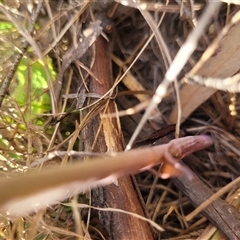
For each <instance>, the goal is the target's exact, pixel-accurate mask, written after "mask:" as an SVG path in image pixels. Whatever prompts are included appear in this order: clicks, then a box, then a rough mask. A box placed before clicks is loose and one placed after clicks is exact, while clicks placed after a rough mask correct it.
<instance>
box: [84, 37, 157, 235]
mask: <svg viewBox="0 0 240 240" xmlns="http://www.w3.org/2000/svg"><path fill="white" fill-rule="evenodd" d="M92 72H93V74H94V75H95V76H96V77H97V78H98V80H99V81H96V79H93V78H92V79H91V80H90V82H89V91H90V92H92V93H97V94H101V95H103V94H105V93H106V92H107V91H108V90H109V89H110V88H111V86H112V84H113V81H112V70H111V59H110V54H109V44H108V42H107V41H106V40H105V39H104V38H103V37H101V36H100V37H98V39H97V41H96V42H95V63H94V66H93V68H92ZM91 101H93V100H91ZM94 101H96V99H95V100H94ZM103 111H104V110H101V112H103ZM115 111H116V108H115V103H114V102H113V100H111V101H110V103H109V105H108V106H107V108H106V113H110V112H115ZM101 112H100V113H99V114H97V115H96V116H95V117H94V118H93V119H92V120H91V121H90V122H89V124H88V125H87V126H86V129H85V135H86V136H87V138H86V141H85V149H86V150H89V149H91V150H92V151H93V152H106V151H107V152H119V151H123V149H124V146H123V142H122V139H123V138H122V133H121V127H120V125H119V123H118V121H117V119H116V118H101ZM99 128H101V130H100V131H99ZM97 133H98V134H97ZM96 135H97V136H96ZM95 140H96V143H95V144H94V142H95ZM93 144H94V146H93ZM92 199H93V205H94V206H97V207H104V208H106V207H111V208H115V209H118V208H119V209H122V210H125V211H129V212H133V213H137V214H139V215H142V216H145V215H144V210H143V206H142V205H141V201H140V200H139V197H138V195H137V193H136V191H135V189H134V186H133V183H132V180H131V178H130V177H123V178H121V179H119V180H118V183H117V184H116V183H112V184H110V185H108V186H106V187H98V188H97V189H95V190H93V192H92ZM98 217H99V220H100V222H101V224H102V225H103V226H104V227H105V229H106V231H107V233H108V236H106V237H107V239H119V240H120V239H124V240H125V239H153V233H152V229H151V227H150V226H149V224H147V223H146V222H144V221H142V220H139V219H137V218H135V217H132V216H130V215H126V214H123V213H117V212H110V211H102V212H101V211H98Z"/></svg>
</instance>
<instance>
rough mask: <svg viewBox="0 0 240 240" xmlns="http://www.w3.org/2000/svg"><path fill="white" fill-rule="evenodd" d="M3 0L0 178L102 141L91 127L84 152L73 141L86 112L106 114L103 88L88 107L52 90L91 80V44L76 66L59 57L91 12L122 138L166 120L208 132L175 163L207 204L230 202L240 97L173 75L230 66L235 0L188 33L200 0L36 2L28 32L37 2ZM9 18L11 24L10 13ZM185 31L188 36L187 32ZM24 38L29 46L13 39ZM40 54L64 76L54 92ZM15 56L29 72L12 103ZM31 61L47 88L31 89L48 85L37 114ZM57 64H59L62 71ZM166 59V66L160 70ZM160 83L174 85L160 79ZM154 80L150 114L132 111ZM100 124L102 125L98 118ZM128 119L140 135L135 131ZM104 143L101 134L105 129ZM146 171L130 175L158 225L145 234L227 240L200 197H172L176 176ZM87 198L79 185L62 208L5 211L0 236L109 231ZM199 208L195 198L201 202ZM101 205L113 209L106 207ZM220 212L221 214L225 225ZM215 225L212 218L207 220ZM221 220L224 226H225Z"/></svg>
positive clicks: (235, 53)
mask: <svg viewBox="0 0 240 240" xmlns="http://www.w3.org/2000/svg"><path fill="white" fill-rule="evenodd" d="M9 2H10V1H4V5H3V4H1V5H0V11H1V15H0V19H1V21H9V22H13V24H14V25H15V26H16V30H14V31H12V32H6V33H5V34H3V35H2V37H0V41H1V43H0V45H1V47H0V51H1V52H2V54H1V57H0V70H1V72H0V73H1V76H2V77H1V79H5V80H8V81H9V82H7V86H8V85H9V84H10V87H9V88H8V87H7V89H8V92H7V95H5V94H6V92H5V93H4V95H5V98H4V100H3V102H2V106H1V111H0V134H1V136H2V137H1V143H0V144H1V145H0V150H1V165H0V167H1V174H2V176H3V177H5V176H10V174H13V175H14V174H17V173H19V172H20V173H23V172H26V171H27V170H28V169H29V168H30V166H31V164H32V163H33V162H35V161H36V159H40V158H42V157H44V156H46V155H47V154H48V153H51V152H53V151H55V150H57V151H62V152H63V151H68V152H69V151H71V150H75V151H82V152H84V151H85V152H88V153H89V152H90V153H91V152H92V151H94V149H95V146H96V145H98V144H101V143H99V141H98V137H99V138H100V137H101V131H100V129H101V128H100V127H99V129H98V130H97V131H96V132H95V133H96V134H95V136H94V139H95V141H94V142H93V143H92V144H91V146H90V147H88V148H87V149H86V147H85V148H84V141H87V140H88V139H87V138H88V137H89V136H86V133H85V132H84V131H85V130H84V129H85V126H87V127H89V126H90V127H91V124H93V123H92V120H93V119H94V118H95V117H96V116H97V115H98V113H99V112H100V111H103V116H105V115H107V116H110V115H111V114H109V112H107V110H106V109H107V106H108V104H109V101H110V100H111V99H110V98H108V96H109V95H108V94H106V96H105V98H102V99H100V100H96V99H94V101H93V102H91V103H90V102H87V101H85V105H84V106H83V108H82V111H79V110H75V106H76V102H74V100H72V99H68V98H62V99H60V100H59V97H60V98H61V95H65V96H68V94H76V93H77V91H78V88H79V86H80V85H84V86H86V85H88V84H89V81H90V80H89V79H90V78H89V76H91V77H92V79H95V80H94V81H96V82H101V79H99V78H98V77H97V76H95V74H94V73H93V71H92V67H93V63H94V61H95V59H96V58H97V56H95V55H94V48H92V47H91V45H92V44H90V43H89V45H88V46H87V48H86V49H85V52H86V53H85V54H83V56H81V58H80V60H79V62H78V61H75V60H76V59H73V61H72V62H70V63H69V64H66V65H65V66H64V64H63V62H64V57H66V56H67V55H68V53H69V52H70V53H71V55H72V54H73V52H74V51H73V52H71V51H69V49H71V47H73V46H77V44H78V39H79V35H78V34H79V32H81V28H82V29H85V28H87V27H88V26H89V23H90V22H93V21H95V20H96V19H100V21H102V23H104V31H105V32H104V34H103V35H104V37H105V38H107V39H108V41H109V46H110V51H111V60H112V71H113V79H114V83H113V84H112V85H111V86H110V88H109V89H110V90H109V92H110V93H111V97H112V98H114V99H115V100H116V103H117V107H118V110H117V111H118V112H117V114H115V115H124V116H123V117H121V118H120V122H121V129H122V133H123V135H124V141H125V143H128V142H129V140H130V139H132V137H133V136H134V138H135V136H136V137H137V135H138V140H142V139H145V138H146V137H147V136H149V135H150V133H152V132H154V130H157V129H159V128H161V127H163V126H166V125H167V124H171V123H177V126H179V125H180V124H181V127H180V131H178V130H179V129H178V128H177V131H176V133H177V134H180V135H198V134H201V133H206V132H208V133H210V134H211V136H212V138H213V140H214V144H213V146H212V147H211V148H208V149H207V150H204V151H201V152H198V153H196V154H194V156H191V157H189V158H187V159H185V163H186V165H187V166H188V167H190V168H191V170H192V171H193V172H194V173H195V174H196V175H197V176H198V177H199V179H200V180H201V182H202V183H204V184H205V185H206V187H207V188H208V189H209V190H211V191H212V194H214V193H216V194H214V195H212V197H209V195H206V196H205V197H206V198H207V200H208V201H205V204H207V205H209V204H211V203H212V202H213V201H214V200H216V199H218V198H222V199H224V200H225V201H226V202H228V203H229V204H232V205H233V206H235V207H236V209H239V200H238V195H239V179H238V176H239V171H240V165H239V157H240V151H239V145H240V142H239V138H240V132H239V127H240V123H239V122H238V120H239V94H238V93H237V92H236V93H229V92H226V91H218V90H217V89H212V88H206V87H203V86H198V85H194V86H192V85H188V84H186V83H185V82H184V80H185V79H184V77H185V75H200V76H204V77H218V78H226V77H230V76H232V75H234V74H236V73H237V72H238V71H239V66H240V65H239V59H240V57H239V56H240V52H239V49H240V47H239V41H238V38H239V37H238V36H239V34H238V32H239V29H240V24H239V16H238V15H239V6H238V5H227V4H223V5H222V6H221V8H220V11H219V12H218V10H215V15H214V16H213V20H211V21H210V22H209V23H208V24H206V26H205V27H206V30H205V31H202V30H201V31H200V30H198V31H197V30H196V29H198V28H197V27H199V21H200V20H199V19H200V17H199V16H201V14H203V12H204V9H206V3H205V1H195V3H192V1H189V3H188V4H180V3H181V1H169V2H167V4H166V5H165V4H164V5H160V4H158V5H154V4H153V3H152V2H151V1H150V2H149V3H148V5H147V11H145V10H144V9H143V8H141V7H139V9H137V7H136V6H134V5H133V6H131V7H127V6H123V5H121V4H120V3H119V2H120V1H116V2H110V1H109V2H108V3H107V4H104V3H103V2H104V1H103V2H101V3H93V2H91V1H89V2H87V1H83V2H82V3H80V2H77V1H63V2H62V1H59V3H58V1H53V2H48V1H43V2H42V1H39V3H38V6H40V4H42V8H41V11H40V13H39V15H38V16H35V17H36V19H37V20H36V22H37V24H38V30H37V31H36V32H33V33H31V26H34V24H33V23H32V21H30V17H29V16H30V15H29V11H30V12H31V8H32V7H33V8H34V9H37V5H33V6H32V5H31V4H27V2H25V1H20V2H21V4H20V5H18V1H11V4H13V3H15V5H10V3H9ZM156 2H157V1H156ZM176 2H179V4H177V3H176ZM129 3H131V1H129ZM191 4H193V5H191ZM213 5H214V4H213ZM156 6H157V7H156ZM216 8H217V7H216ZM156 9H157V10H156ZM148 11H150V13H151V14H149V12H148ZM103 13H105V14H107V15H108V17H109V18H108V17H106V15H104V14H103ZM8 15H11V16H12V17H14V19H15V20H13V19H11V20H9V16H8ZM156 27H158V28H159V29H160V30H161V31H160V33H159V34H156V36H154V35H153V34H152V32H153V31H152V30H154V28H156ZM202 27H203V26H202ZM93 29H94V28H93ZM223 30H224V31H225V30H226V32H223ZM78 31H79V32H78ZM192 31H193V32H194V31H195V32H197V33H198V35H199V36H197V35H196V34H195V35H193V36H192V35H189V34H190V33H191V32H192ZM189 36H190V37H189ZM191 37H192V38H191ZM190 38H191V39H190ZM197 38H199V41H197ZM26 39H27V40H28V42H27V43H23V44H22V42H24V41H25V40H26ZM94 40H95V39H94ZM162 40H164V41H162ZM190 40H194V41H196V43H197V45H196V49H192V51H193V54H192V55H191V50H187V51H186V52H184V53H185V56H184V54H183V55H179V54H178V53H179V49H181V47H182V46H185V45H184V44H186V43H188V42H189V41H190ZM190 43H191V42H190ZM24 46H25V48H26V49H27V48H28V49H30V48H31V49H33V50H32V51H27V52H26V53H25V52H24V51H23V49H22V47H24ZM19 49H22V50H19ZM47 54H48V56H49V57H50V58H52V61H53V65H54V69H55V71H56V72H58V73H61V75H62V76H64V78H62V79H63V82H62V83H61V84H60V85H59V86H60V87H59V89H60V90H61V94H60V96H58V94H57V93H56V91H55V90H54V89H55V87H56V86H55V85H54V84H53V83H52V81H51V76H50V73H49V70H47V68H48V64H47V63H46V56H47ZM22 55H24V57H25V58H26V59H27V69H28V70H27V75H26V76H25V78H26V86H25V88H24V90H23V91H24V94H25V93H26V102H25V103H24V104H22V105H21V104H19V103H18V102H17V101H16V99H14V96H15V95H14V91H15V89H17V86H18V85H19V80H18V78H17V77H16V75H13V74H11V69H12V68H13V67H14V64H12V63H13V62H15V61H16V59H17V57H16V56H19V58H20V59H21V58H22ZM187 55H189V58H188V57H187ZM176 56H178V59H179V57H180V62H179V60H178V61H177V60H176V59H177V58H176ZM37 59H41V60H42V62H43V63H45V71H46V72H47V74H46V79H47V82H48V90H49V91H47V90H46V89H42V90H41V92H40V93H39V95H38V97H39V96H41V95H42V94H43V93H44V92H46V91H47V92H49V95H50V96H51V97H50V100H49V101H50V102H51V103H49V104H51V110H49V111H48V112H47V111H44V113H43V112H41V114H40V115H37V116H36V115H35V113H33V112H32V107H31V102H32V100H33V98H36V96H35V95H34V92H32V91H33V90H31V89H32V87H31V86H32V84H33V82H32V81H31V79H32V74H33V73H32V68H31V64H32V62H34V61H36V60H37ZM62 60H63V61H62ZM181 60H182V62H181ZM103 61H104V59H103ZM185 62H186V65H185ZM67 65H68V66H67ZM66 66H67V67H68V68H67V69H64V68H65V67H66ZM83 66H84V67H83ZM169 66H171V67H170V69H171V71H170V72H168V75H167V77H168V78H166V75H165V74H166V72H167V71H169ZM62 69H64V71H63V70H62ZM61 71H62V72H61ZM172 71H173V72H172ZM169 76H171V77H169ZM56 79H57V77H56ZM79 79H81V80H79ZM5 80H4V81H5ZM171 81H172V82H174V81H175V82H174V83H173V84H172V83H171V84H170V82H171ZM2 82H3V80H2ZM10 82H11V83H10ZM164 82H165V85H164V87H165V88H161V89H163V90H162V92H160V93H159V94H158V97H159V99H160V100H161V98H162V101H161V103H160V104H159V105H158V108H154V107H153V109H154V111H153V112H150V111H148V110H147V111H145V114H144V113H143V110H144V109H146V108H147V107H148V105H149V103H150V104H153V101H152V99H153V98H152V97H153V95H154V92H155V90H156V89H157V87H158V86H159V84H161V83H164ZM161 86H162V87H163V85H161ZM1 90H2V91H4V89H3V84H2V86H1V87H0V97H1V96H2V95H1V93H2V91H1ZM87 99H88V98H87ZM78 104H79V103H78ZM154 104H157V103H156V102H155V103H154ZM71 106H72V107H71ZM151 106H154V105H151ZM104 111H105V112H104ZM115 111H116V109H115ZM65 113H69V114H66V115H65ZM132 113H134V114H132ZM148 113H149V115H148V116H147V115H146V114H148ZM104 114H105V115H104ZM113 115H114V114H112V116H113ZM143 115H144V116H145V117H146V119H145V120H147V121H146V124H145V125H144V126H143V125H139V123H140V122H141V124H143V123H144V122H143V120H141V119H142V117H143ZM103 119H104V118H103ZM39 121H40V122H41V124H39ZM120 122H118V120H117V123H116V124H117V126H118V128H119V129H120ZM101 124H102V125H107V124H109V123H106V122H104V121H103V120H102V121H101ZM137 127H138V129H139V130H141V131H140V132H138V133H137V134H136V132H135V129H136V128H137ZM122 133H121V134H122ZM114 134H115V133H114ZM121 134H119V136H120V135H121ZM133 134H135V135H133ZM170 138H173V136H171V137H170ZM106 141H108V142H110V141H111V137H109V139H107V140H106ZM120 141H121V139H120V137H119V142H120ZM167 141H169V139H167V138H163V139H161V140H160V143H166V142H167ZM125 145H127V144H125ZM108 150H109V149H108ZM75 161H77V160H76V158H74V157H73V156H69V154H66V155H64V156H61V157H60V158H53V159H51V160H49V159H48V161H46V162H45V163H44V164H41V165H40V166H38V168H37V169H35V170H36V171H40V170H41V168H48V167H49V166H52V165H53V166H55V165H61V166H63V165H64V164H66V163H67V162H75ZM154 170H155V171H146V172H143V173H140V174H138V175H136V176H135V177H136V181H137V184H138V187H139V189H140V192H141V196H142V198H143V200H144V202H145V208H146V212H147V213H148V215H149V219H151V220H152V225H154V224H158V225H160V226H161V227H162V228H163V229H165V231H164V232H160V231H157V230H156V229H155V230H154V234H155V235H154V237H155V238H156V239H160V237H161V239H171V240H174V239H176V240H177V239H227V238H226V236H225V237H224V236H223V235H221V234H220V231H219V230H217V228H216V226H215V227H214V226H213V225H212V223H211V221H210V220H211V219H210V218H209V215H208V213H205V216H203V215H202V214H201V211H198V210H199V209H198V208H197V206H198V205H200V203H197V202H195V201H194V199H192V200H191V201H190V200H189V198H190V199H191V197H189V195H187V196H185V195H183V193H182V192H184V191H180V190H179V189H178V187H176V185H177V186H179V185H178V183H177V181H178V180H176V179H175V180H174V179H170V180H162V179H160V178H159V176H158V175H156V174H155V173H156V171H159V169H158V167H156V168H155V169H154ZM53 178H54V176H53ZM180 181H181V179H180ZM192 184H193V185H191V187H194V188H196V189H195V190H196V191H199V192H201V191H202V189H201V187H200V186H198V185H194V182H193V183H192ZM198 187H199V188H198ZM26 188H27V186H26ZM181 190H182V189H181ZM1 194H4V193H1ZM185 194H186V193H185ZM203 198H204V192H203ZM206 198H205V199H206ZM91 201H92V199H91V194H90V193H89V191H86V192H85V193H83V194H81V195H79V196H78V197H74V198H73V199H70V200H66V201H65V202H64V203H65V204H58V205H54V206H52V207H49V208H47V209H46V210H44V211H40V212H38V213H37V214H32V215H28V216H24V217H21V218H14V219H7V218H5V217H4V216H1V220H0V236H1V238H2V239H76V238H77V239H108V234H107V232H106V229H105V228H104V226H102V225H101V224H100V223H99V219H98V215H97V213H95V212H92V210H91V209H90V208H88V207H87V206H88V205H91ZM203 202H204V201H203ZM193 205H194V206H193ZM211 206H212V205H211ZM205 207H206V206H205ZM98 209H99V208H98ZM194 209H197V212H196V213H195V212H193V211H194ZM202 209H203V208H202V206H200V210H202ZM103 210H104V211H105V210H109V211H111V210H113V209H111V207H109V208H107V209H106V208H104V209H103ZM100 211H101V210H100ZM114 211H117V209H114ZM223 216H225V215H224V212H223ZM149 219H148V220H149ZM209 219H210V220H209ZM223 219H224V217H223ZM227 220H228V219H226V218H225V219H224V221H226V222H227ZM238 220H239V221H240V219H238ZM229 221H230V220H229ZM218 224H219V223H215V225H217V226H218ZM236 224H238V223H236ZM226 225H227V223H226ZM237 226H239V225H237ZM129 227H130V228H134V226H129ZM221 227H222V226H218V228H221ZM231 227H232V228H234V227H233V226H231V223H230V228H231ZM228 237H229V236H228ZM143 239H144V238H143ZM236 239H237V237H236Z"/></svg>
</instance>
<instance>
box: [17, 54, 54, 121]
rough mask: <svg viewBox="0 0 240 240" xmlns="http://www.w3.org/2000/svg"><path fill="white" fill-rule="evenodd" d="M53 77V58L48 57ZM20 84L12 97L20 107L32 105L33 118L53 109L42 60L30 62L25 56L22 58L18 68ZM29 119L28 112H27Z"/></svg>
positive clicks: (52, 76)
mask: <svg viewBox="0 0 240 240" xmlns="http://www.w3.org/2000/svg"><path fill="white" fill-rule="evenodd" d="M47 64H48V68H49V71H50V74H51V78H52V79H53V78H54V77H55V72H54V71H53V68H52V62H51V59H49V58H48V59H47ZM16 75H17V81H18V84H17V86H16V87H15V89H14V91H13V93H12V97H13V98H14V99H15V100H16V102H17V103H18V105H19V106H20V107H26V106H27V105H28V106H31V114H32V116H31V118H32V119H33V118H35V117H36V116H38V115H40V114H42V113H44V112H46V111H49V110H50V109H51V103H50V96H49V93H48V91H46V90H47V88H48V84H47V75H46V72H45V70H44V66H43V64H42V63H41V62H40V61H37V62H34V63H32V64H30V63H29V62H28V61H27V60H26V59H25V58H23V59H22V61H21V63H20V64H19V66H18V69H17V73H16ZM25 117H26V120H27V119H28V117H29V116H28V115H27V113H26V114H25Z"/></svg>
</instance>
